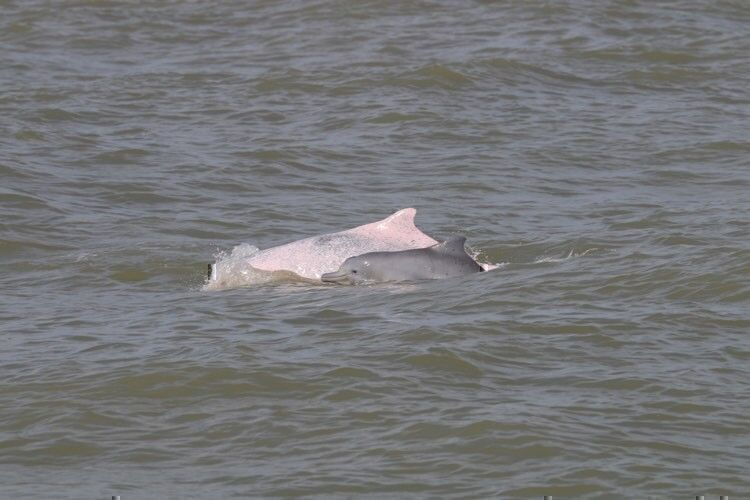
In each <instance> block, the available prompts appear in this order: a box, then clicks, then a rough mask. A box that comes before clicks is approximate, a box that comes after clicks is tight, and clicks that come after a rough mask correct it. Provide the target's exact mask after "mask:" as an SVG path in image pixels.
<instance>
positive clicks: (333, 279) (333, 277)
mask: <svg viewBox="0 0 750 500" xmlns="http://www.w3.org/2000/svg"><path fill="white" fill-rule="evenodd" d="M320 279H321V281H322V282H323V283H338V284H340V285H341V284H347V283H349V273H346V272H342V271H335V272H332V273H325V274H323V275H322V276H321V277H320Z"/></svg>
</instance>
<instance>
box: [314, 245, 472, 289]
mask: <svg viewBox="0 0 750 500" xmlns="http://www.w3.org/2000/svg"><path fill="white" fill-rule="evenodd" d="M465 242H466V238H464V237H463V236H454V237H452V238H449V239H447V240H445V241H444V242H442V243H438V244H437V245H433V246H431V247H427V248H417V249H413V250H402V251H400V252H370V253H365V254H362V255H357V256H356V257H350V258H348V259H346V260H345V261H344V263H343V264H341V267H339V269H338V270H337V271H335V272H332V273H326V274H324V275H322V276H321V278H320V279H321V280H323V281H324V282H325V283H339V284H347V285H356V284H358V283H365V282H381V281H418V280H429V279H439V278H451V277H454V276H463V275H465V274H471V273H478V272H481V271H484V269H482V267H481V266H480V265H479V264H477V263H476V262H475V261H474V259H472V258H471V257H469V255H468V254H467V253H466V250H464V243H465Z"/></svg>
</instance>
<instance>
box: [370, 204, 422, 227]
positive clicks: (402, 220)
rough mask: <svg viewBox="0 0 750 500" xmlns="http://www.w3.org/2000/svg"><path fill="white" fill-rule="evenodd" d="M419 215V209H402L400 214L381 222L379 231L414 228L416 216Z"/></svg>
mask: <svg viewBox="0 0 750 500" xmlns="http://www.w3.org/2000/svg"><path fill="white" fill-rule="evenodd" d="M415 215H417V209H416V208H402V209H401V210H399V211H398V212H396V213H394V214H393V215H390V216H388V217H386V218H385V219H383V220H381V221H380V222H378V223H377V225H378V229H386V228H396V227H402V228H413V227H415V226H414V216H415Z"/></svg>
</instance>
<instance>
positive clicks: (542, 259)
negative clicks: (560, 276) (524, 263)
mask: <svg viewBox="0 0 750 500" xmlns="http://www.w3.org/2000/svg"><path fill="white" fill-rule="evenodd" d="M597 250H599V249H598V248H589V249H587V250H584V251H583V252H576V251H575V250H573V249H571V250H570V252H568V255H566V256H565V257H539V258H537V259H535V260H534V263H536V264H543V263H550V262H552V263H554V262H565V261H566V260H570V259H572V258H575V257H583V256H585V255H588V254H589V253H591V252H595V251H597Z"/></svg>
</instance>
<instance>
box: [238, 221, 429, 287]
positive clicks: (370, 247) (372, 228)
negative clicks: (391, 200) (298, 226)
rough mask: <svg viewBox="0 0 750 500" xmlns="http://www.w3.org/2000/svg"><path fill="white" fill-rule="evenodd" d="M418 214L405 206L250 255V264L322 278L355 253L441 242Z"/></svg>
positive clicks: (268, 269)
mask: <svg viewBox="0 0 750 500" xmlns="http://www.w3.org/2000/svg"><path fill="white" fill-rule="evenodd" d="M416 213H417V210H416V209H414V208H404V209H403V210H399V211H398V212H396V213H395V214H393V215H391V216H390V217H388V218H386V219H383V220H381V221H378V222H373V223H371V224H365V225H364V226H359V227H355V228H353V229H347V230H346V231H341V232H338V233H330V234H323V235H320V236H313V237H310V238H305V239H303V240H299V241H293V242H292V243H287V244H286V245H281V246H278V247H273V248H268V249H266V250H261V251H259V252H258V253H256V254H254V255H252V256H251V257H249V258H248V259H247V263H248V264H249V265H250V266H252V267H254V268H255V269H260V270H263V271H280V270H284V271H291V272H293V273H295V274H297V275H299V276H302V277H304V278H309V279H317V280H319V279H320V276H321V275H322V274H324V273H330V272H333V271H335V270H337V269H338V268H339V266H341V264H342V263H343V262H344V261H345V260H346V259H348V258H349V257H354V256H355V255H361V254H363V253H367V252H391V251H398V250H409V249H412V248H425V247H429V246H431V245H435V244H436V243H437V241H435V240H434V239H432V238H430V237H429V236H427V235H426V234H424V233H423V232H422V231H420V230H419V228H417V226H415V225H414V216H415V215H416Z"/></svg>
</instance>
